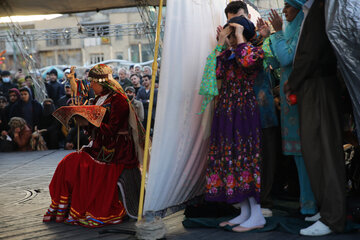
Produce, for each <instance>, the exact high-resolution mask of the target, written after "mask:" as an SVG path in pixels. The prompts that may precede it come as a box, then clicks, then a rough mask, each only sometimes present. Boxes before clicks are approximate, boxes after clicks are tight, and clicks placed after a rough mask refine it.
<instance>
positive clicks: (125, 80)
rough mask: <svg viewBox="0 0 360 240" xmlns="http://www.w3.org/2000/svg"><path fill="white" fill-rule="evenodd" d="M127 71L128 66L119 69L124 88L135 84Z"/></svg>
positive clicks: (120, 80)
mask: <svg viewBox="0 0 360 240" xmlns="http://www.w3.org/2000/svg"><path fill="white" fill-rule="evenodd" d="M127 72H128V71H127V70H126V68H120V70H119V83H120V85H121V87H122V88H123V89H126V88H127V87H132V86H133V84H132V83H131V81H130V80H129V79H128V78H127V75H128V74H127Z"/></svg>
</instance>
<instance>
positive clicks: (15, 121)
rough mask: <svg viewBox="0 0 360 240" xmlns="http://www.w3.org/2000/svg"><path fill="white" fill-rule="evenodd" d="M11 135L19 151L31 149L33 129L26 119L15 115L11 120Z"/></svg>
mask: <svg viewBox="0 0 360 240" xmlns="http://www.w3.org/2000/svg"><path fill="white" fill-rule="evenodd" d="M9 126H10V131H9V135H10V137H11V138H12V139H13V142H14V143H15V145H16V150H18V151H31V146H30V138H31V134H32V132H31V129H30V127H29V126H28V125H27V124H26V121H25V120H24V119H23V118H20V117H13V118H11V119H10V121H9Z"/></svg>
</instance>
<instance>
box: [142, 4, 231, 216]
mask: <svg viewBox="0 0 360 240" xmlns="http://www.w3.org/2000/svg"><path fill="white" fill-rule="evenodd" d="M225 6H226V0H217V1H213V0H172V1H167V9H166V23H165V35H164V45H163V53H162V61H161V73H160V88H159V94H158V102H157V111H156V123H155V130H154V138H153V145H152V152H151V160H150V169H149V173H148V179H147V186H146V195H145V206H144V212H146V211H149V210H151V211H158V210H163V209H165V208H167V207H170V206H174V205H178V204H180V203H183V202H184V201H186V200H188V199H191V198H192V197H194V196H196V195H198V194H200V193H202V192H203V191H204V187H205V178H204V169H205V167H206V155H207V148H208V140H209V135H210V124H211V118H210V117H211V116H210V115H211V113H210V111H209V107H208V110H207V111H206V112H205V113H204V114H202V115H198V114H197V113H198V112H199V111H200V106H201V101H202V96H199V95H198V92H199V88H200V82H201V77H202V74H203V69H204V66H205V62H206V58H207V56H208V55H209V54H210V52H211V51H212V49H214V48H215V46H216V27H217V26H218V25H223V24H224V23H225V22H226V19H225V15H224V9H225Z"/></svg>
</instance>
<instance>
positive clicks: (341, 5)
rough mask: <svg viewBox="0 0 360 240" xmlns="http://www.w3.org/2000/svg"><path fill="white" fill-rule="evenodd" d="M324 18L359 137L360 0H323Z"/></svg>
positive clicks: (359, 136) (359, 137)
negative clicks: (350, 103)
mask: <svg viewBox="0 0 360 240" xmlns="http://www.w3.org/2000/svg"><path fill="white" fill-rule="evenodd" d="M325 20H326V32H327V34H328V37H329V40H330V42H331V44H332V45H333V47H334V49H335V53H336V56H337V59H338V65H339V67H340V71H341V74H342V76H343V77H344V81H345V83H346V86H347V89H348V91H349V94H350V96H351V100H352V106H353V111H354V116H355V122H356V129H357V136H358V139H359V141H360V93H359V91H360V67H359V66H360V1H359V0H342V1H337V0H328V1H326V8H325Z"/></svg>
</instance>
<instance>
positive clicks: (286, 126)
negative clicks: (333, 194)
mask: <svg viewBox="0 0 360 240" xmlns="http://www.w3.org/2000/svg"><path fill="white" fill-rule="evenodd" d="M303 19H304V14H303V12H302V11H299V13H298V14H297V16H296V18H295V19H294V20H293V21H292V22H290V23H288V24H287V26H286V28H285V32H283V31H278V32H276V33H275V34H273V35H271V36H270V41H271V43H270V48H271V51H272V52H273V54H274V55H275V57H276V59H277V60H278V62H279V65H280V67H281V78H280V101H281V135H282V140H283V141H282V143H283V153H284V154H285V155H294V160H295V163H296V167H297V170H298V176H299V184H300V206H301V213H302V214H314V213H316V212H317V208H316V201H315V197H314V194H313V192H312V190H311V186H310V180H309V176H308V174H307V172H306V167H305V162H304V159H303V158H302V154H301V142H300V135H299V133H300V129H299V128H300V125H299V112H298V108H297V105H292V106H290V105H289V104H288V103H287V101H286V96H285V94H284V84H285V82H286V81H287V80H288V78H289V75H290V73H291V71H292V63H293V59H294V57H295V50H296V45H297V42H298V39H299V34H300V28H301V24H302V21H303Z"/></svg>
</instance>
